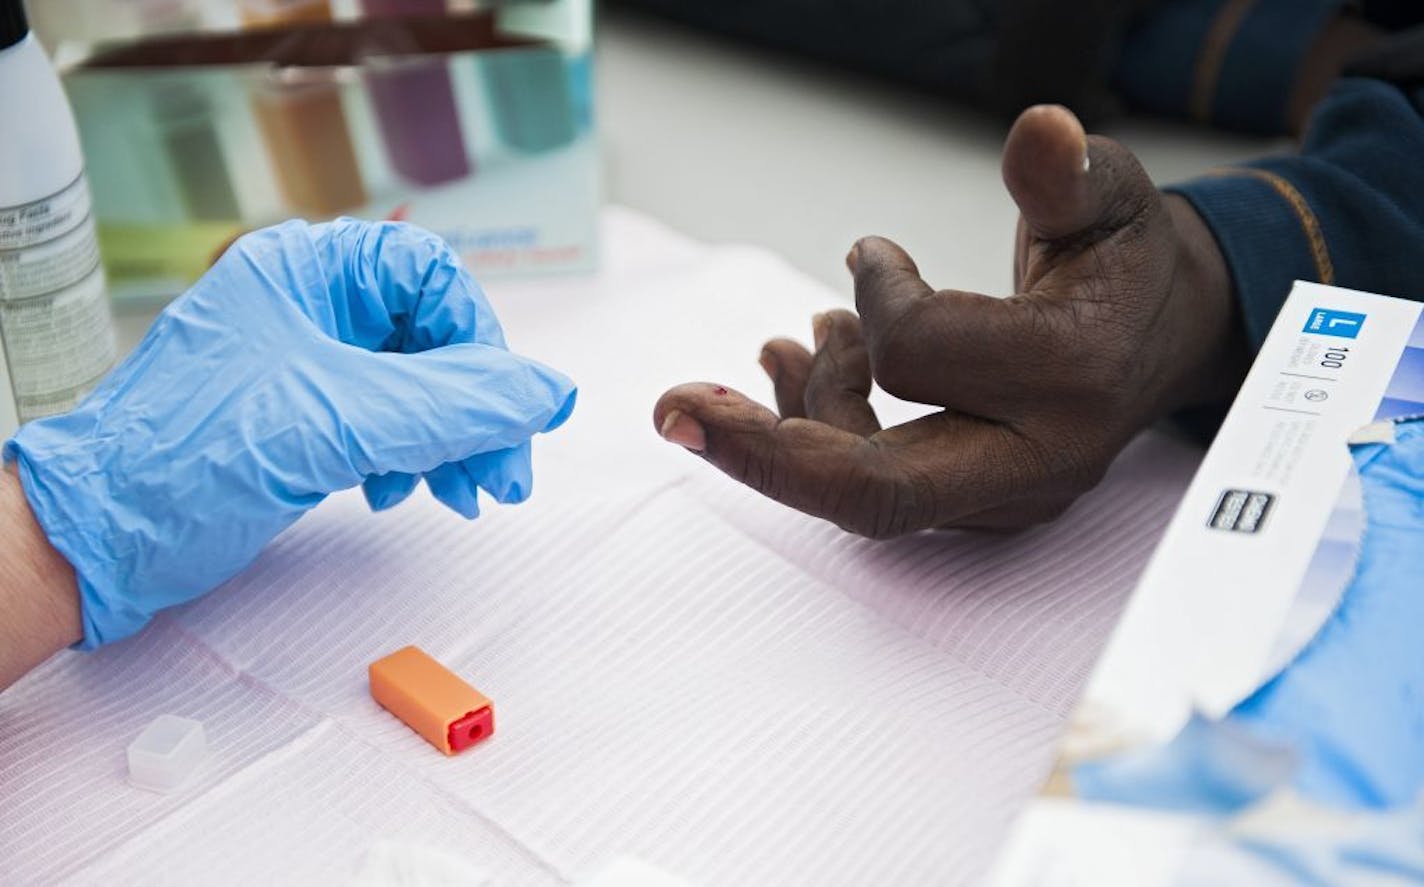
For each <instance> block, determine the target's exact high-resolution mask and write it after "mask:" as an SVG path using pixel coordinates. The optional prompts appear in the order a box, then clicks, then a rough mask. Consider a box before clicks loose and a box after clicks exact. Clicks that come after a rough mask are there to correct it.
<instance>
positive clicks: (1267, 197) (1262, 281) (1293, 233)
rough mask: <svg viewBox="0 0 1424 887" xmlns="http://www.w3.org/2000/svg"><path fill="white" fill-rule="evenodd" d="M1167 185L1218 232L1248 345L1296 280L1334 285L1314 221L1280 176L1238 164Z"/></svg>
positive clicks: (1255, 343)
mask: <svg viewBox="0 0 1424 887" xmlns="http://www.w3.org/2000/svg"><path fill="white" fill-rule="evenodd" d="M1165 190H1168V191H1171V192H1174V193H1177V194H1181V195H1182V196H1183V197H1185V198H1186V199H1187V200H1188V201H1190V202H1191V204H1192V207H1193V208H1195V209H1196V211H1197V213H1198V214H1200V215H1201V217H1202V220H1203V221H1205V222H1206V224H1207V227H1208V228H1210V229H1211V232H1212V234H1213V235H1214V236H1215V237H1216V242H1217V245H1218V246H1219V247H1220V248H1221V253H1222V256H1223V257H1224V258H1225V259H1226V265H1227V268H1228V269H1229V270H1230V272H1231V282H1232V286H1233V289H1234V291H1235V293H1236V299H1237V303H1238V304H1239V305H1240V306H1241V313H1242V316H1243V319H1244V321H1245V324H1246V332H1247V335H1248V336H1249V338H1250V341H1251V345H1252V348H1253V349H1254V348H1259V347H1260V345H1261V343H1262V342H1263V341H1265V338H1266V333H1268V332H1269V331H1270V329H1271V324H1272V323H1273V322H1274V321H1275V319H1276V314H1277V312H1279V311H1280V308H1281V305H1283V304H1284V303H1285V300H1286V296H1288V295H1289V294H1290V290H1291V286H1292V285H1293V284H1294V282H1295V281H1297V280H1314V281H1319V282H1321V283H1331V282H1333V277H1334V271H1333V268H1332V266H1331V264H1330V254H1329V251H1328V250H1327V249H1326V247H1325V244H1324V239H1323V235H1322V234H1321V229H1320V223H1319V221H1318V220H1317V219H1316V217H1315V214H1314V212H1313V211H1312V210H1311V208H1310V206H1309V204H1308V203H1306V201H1305V198H1304V197H1303V196H1302V195H1301V193H1300V191H1299V190H1298V189H1297V188H1296V187H1295V185H1293V184H1292V183H1291V182H1290V181H1289V180H1287V179H1285V178H1284V177H1283V176H1281V175H1279V174H1277V173H1275V172H1271V171H1269V170H1265V169H1259V168H1256V167H1252V166H1244V167H1240V168H1233V169H1225V170H1221V171H1220V172H1219V173H1217V174H1215V175H1211V176H1208V177H1206V178H1201V179H1196V180H1194V181H1191V182H1187V183H1186V184H1182V185H1175V186H1172V187H1170V188H1167V189H1165Z"/></svg>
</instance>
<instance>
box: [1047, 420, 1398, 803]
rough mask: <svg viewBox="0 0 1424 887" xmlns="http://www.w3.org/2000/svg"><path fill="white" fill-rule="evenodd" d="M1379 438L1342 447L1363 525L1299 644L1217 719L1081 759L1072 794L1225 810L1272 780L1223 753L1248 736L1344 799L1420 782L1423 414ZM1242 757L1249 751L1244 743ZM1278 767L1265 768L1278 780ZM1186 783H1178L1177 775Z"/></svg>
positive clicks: (1379, 797) (1321, 791) (1326, 796)
mask: <svg viewBox="0 0 1424 887" xmlns="http://www.w3.org/2000/svg"><path fill="white" fill-rule="evenodd" d="M1393 435H1394V438H1395V442H1394V443H1392V444H1382V443H1367V444H1360V445H1355V446H1353V447H1351V452H1352V454H1353V455H1354V458H1355V464H1356V467H1357V468H1358V470H1359V474H1360V481H1361V484H1362V486H1363V488H1364V504H1365V517H1366V528H1365V535H1364V538H1363V539H1362V544H1361V550H1360V559H1359V563H1358V565H1357V567H1356V569H1355V575H1354V578H1353V579H1352V580H1351V583H1350V586H1349V588H1347V589H1346V591H1345V594H1344V596H1343V597H1342V598H1341V600H1340V605H1339V607H1338V608H1337V609H1336V611H1335V613H1334V614H1333V615H1332V616H1331V618H1330V620H1329V621H1328V622H1327V623H1326V624H1325V626H1324V627H1322V628H1321V630H1320V632H1319V633H1318V634H1317V635H1316V636H1315V638H1314V639H1313V640H1312V641H1311V642H1310V644H1309V645H1307V646H1306V648H1305V649H1304V650H1302V651H1301V653H1300V655H1299V656H1297V657H1296V659H1295V660H1294V661H1293V662H1292V663H1291V664H1290V665H1289V666H1288V667H1286V668H1285V669H1284V670H1283V671H1282V672H1281V673H1280V674H1278V675H1277V676H1276V677H1275V678H1273V679H1271V680H1270V681H1268V682H1267V683H1265V684H1263V685H1262V686H1261V687H1260V689H1258V690H1257V691H1256V692H1255V693H1253V694H1252V695H1251V696H1250V697H1249V698H1247V699H1246V700H1245V701H1243V702H1242V703H1241V704H1240V705H1238V706H1237V707H1236V708H1235V709H1234V710H1233V711H1232V712H1231V713H1230V714H1229V715H1228V716H1227V718H1226V719H1225V721H1224V722H1223V723H1221V724H1219V725H1212V724H1207V723H1206V722H1204V721H1200V720H1194V721H1193V722H1192V723H1191V724H1190V725H1188V727H1187V728H1186V729H1184V730H1183V731H1182V732H1181V734H1179V735H1178V736H1177V738H1176V739H1174V740H1173V741H1172V742H1171V743H1169V744H1168V745H1167V746H1165V747H1163V748H1161V749H1156V750H1143V751H1139V752H1135V753H1131V754H1129V755H1125V756H1123V757H1120V758H1111V759H1107V760H1102V761H1093V762H1088V763H1084V764H1080V765H1079V766H1078V767H1077V768H1076V769H1075V771H1074V782H1075V785H1076V787H1077V789H1078V792H1079V794H1081V795H1083V796H1084V797H1087V798H1093V799H1097V800H1122V801H1125V802H1128V803H1136V804H1146V805H1152V806H1162V807H1174V808H1184V807H1185V808H1192V809H1199V810H1216V811H1219V812H1230V811H1233V810H1236V809H1239V808H1241V807H1244V806H1246V805H1248V804H1250V803H1251V802H1253V801H1254V800H1256V799H1257V798H1259V797H1260V796H1262V795H1263V794H1265V793H1266V792H1267V791H1268V790H1269V789H1270V788H1272V787H1273V785H1272V780H1268V779H1263V776H1264V775H1266V774H1267V771H1266V770H1265V769H1263V768H1262V767H1261V766H1260V765H1259V760H1260V759H1259V758H1258V759H1256V761H1257V763H1255V764H1252V765H1250V766H1246V765H1242V764H1240V763H1233V762H1232V761H1231V760H1230V759H1229V757H1227V756H1225V755H1223V754H1222V752H1223V750H1226V749H1237V750H1239V749H1240V748H1241V744H1240V743H1239V742H1238V741H1235V740H1233V739H1232V738H1231V737H1233V736H1235V737H1240V736H1249V737H1251V738H1252V742H1253V743H1256V744H1258V745H1259V746H1261V747H1262V748H1270V747H1276V748H1279V749H1287V750H1289V754H1290V755H1291V756H1292V757H1293V758H1294V764H1295V765H1294V767H1293V768H1292V769H1291V775H1290V781H1291V782H1292V783H1293V784H1294V785H1295V787H1296V789H1297V790H1299V791H1300V793H1301V794H1302V795H1304V796H1305V797H1307V798H1310V799H1312V800H1315V801H1318V802H1321V803H1325V804H1332V805H1337V806H1347V807H1368V808H1386V807H1398V806H1400V805H1404V804H1409V803H1412V802H1413V801H1414V800H1415V798H1416V797H1418V796H1419V793H1420V791H1421V789H1424V640H1421V637H1424V419H1416V420H1412V421H1408V420H1406V421H1401V422H1398V423H1396V424H1394V426H1393ZM1240 760H1241V761H1246V760H1250V757H1249V756H1247V757H1244V758H1241V759H1240ZM1280 781H1283V780H1275V782H1280ZM1188 782H1190V783H1191V784H1192V785H1191V787H1190V788H1189V787H1188V786H1187V783H1188Z"/></svg>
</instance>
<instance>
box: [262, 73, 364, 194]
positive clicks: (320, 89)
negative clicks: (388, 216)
mask: <svg viewBox="0 0 1424 887" xmlns="http://www.w3.org/2000/svg"><path fill="white" fill-rule="evenodd" d="M252 108H253V111H254V113H255V114H256V115H257V124H258V126H259V127H260V128H261V130H262V138H263V140H264V141H265V142H266V143H267V150H268V152H269V153H270V154H271V157H272V166H273V167H274V169H275V170H276V173H277V183H278V185H279V186H280V188H281V190H282V195H283V197H284V198H285V199H286V201H287V203H289V204H290V205H291V207H292V208H293V209H295V210H297V211H299V212H302V213H305V214H307V215H311V216H330V215H335V214H337V213H339V212H342V211H343V210H348V209H353V208H355V207H358V206H361V205H362V204H364V203H365V202H366V187H365V185H364V184H363V183H362V181H361V168H360V164H359V163H358V162H357V160H356V149H355V147H354V146H353V145H352V144H351V132H350V130H349V129H348V128H347V125H346V110H345V109H344V108H343V107H342V106H341V85H340V84H339V83H338V82H337V80H336V75H335V73H334V72H331V71H326V70H317V69H304V68H288V69H285V70H282V71H279V72H276V73H275V74H274V75H273V76H271V77H269V78H268V79H267V80H266V81H264V82H263V83H262V84H260V85H259V86H258V87H257V88H256V90H255V91H254V94H253V96H252Z"/></svg>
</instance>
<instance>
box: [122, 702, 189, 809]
mask: <svg viewBox="0 0 1424 887" xmlns="http://www.w3.org/2000/svg"><path fill="white" fill-rule="evenodd" d="M207 756H208V739H207V736H205V735H204V733H203V725H202V724H201V723H199V722H198V721H193V720H189V719H188V718H180V717H178V716H177V715H159V716H158V717H157V718H155V719H154V721H153V723H151V724H149V725H148V726H147V727H144V728H143V732H142V733H140V734H138V738H137V739H135V740H134V741H133V742H131V743H129V782H130V783H132V784H134V785H136V786H138V787H139V788H146V789H148V790H149V791H155V792H171V791H174V790H175V789H177V788H179V787H180V786H182V785H183V783H184V782H187V781H188V777H190V776H192V775H193V773H194V772H196V771H197V769H198V767H199V766H201V765H202V763H203V760H204V759H205V758H207Z"/></svg>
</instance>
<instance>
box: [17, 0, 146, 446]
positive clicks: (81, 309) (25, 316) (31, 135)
mask: <svg viewBox="0 0 1424 887" xmlns="http://www.w3.org/2000/svg"><path fill="white" fill-rule="evenodd" d="M117 352H118V347H117V342H116V339H115V335H114V322H113V316H112V315H111V314H110V311H109V299H108V293H107V291H106V287H105V284H104V269H103V266H102V265H101V264H100V262H99V243H98V238H97V236H96V233H95V227H94V215H93V213H92V212H91V208H90V200H89V185H88V182H87V181H86V180H85V178H84V158H83V156H82V155H81V154H80V151H79V134H78V131H77V130H76V128H75V125H74V116H73V114H72V113H71V112H70V109H69V102H68V100H67V99H66V98H65V95H64V90H63V88H62V87H61V86H60V83H59V77H58V75H57V74H56V73H55V70H54V67H53V66H52V65H51V64H50V62H49V58H48V57H47V56H46V55H45V52H44V49H43V48H41V47H40V45H39V43H38V42H37V41H36V40H35V37H34V35H33V34H31V33H30V30H29V25H28V23H27V22H26V19H25V11H24V6H23V5H22V3H21V2H20V0H0V377H2V378H0V440H3V439H5V438H8V437H9V436H10V435H11V434H13V433H14V431H15V429H16V428H17V427H18V426H19V424H20V423H22V422H26V421H29V420H30V419H35V418H39V417H41V416H48V415H52V414H54V413H62V412H65V411H66V410H68V409H70V408H71V407H73V406H74V405H75V404H77V403H78V402H79V401H80V400H81V399H82V398H83V397H84V395H85V394H87V393H88V392H89V391H90V389H92V388H93V387H94V386H95V385H97V384H98V382H99V380H100V379H102V378H103V377H104V375H105V374H106V373H108V371H109V370H110V368H112V367H113V365H114V361H115V358H116V356H117Z"/></svg>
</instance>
